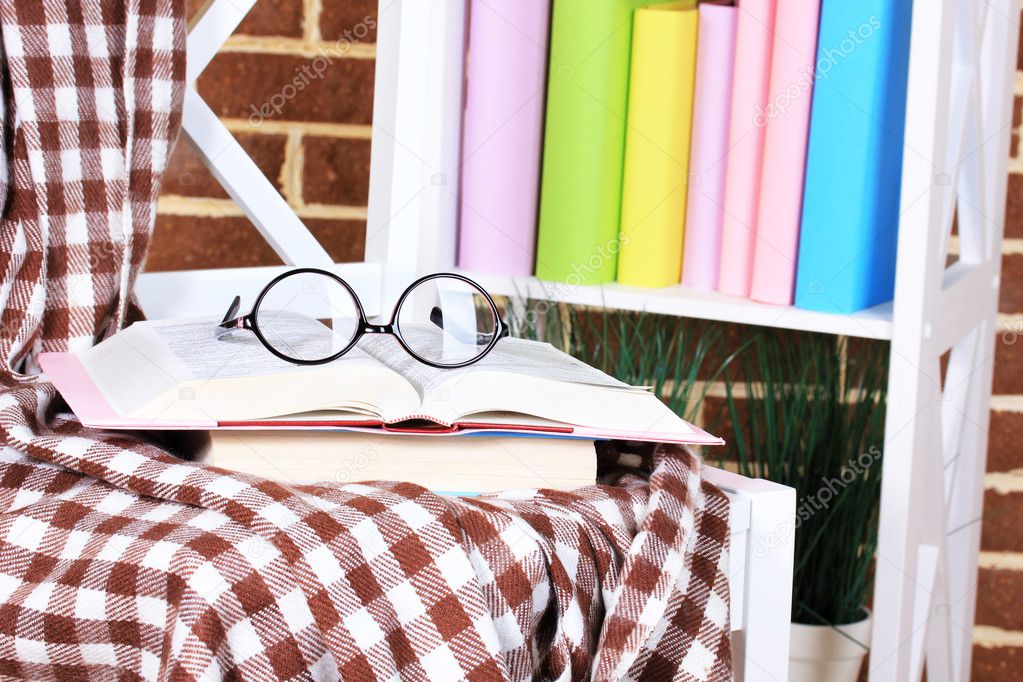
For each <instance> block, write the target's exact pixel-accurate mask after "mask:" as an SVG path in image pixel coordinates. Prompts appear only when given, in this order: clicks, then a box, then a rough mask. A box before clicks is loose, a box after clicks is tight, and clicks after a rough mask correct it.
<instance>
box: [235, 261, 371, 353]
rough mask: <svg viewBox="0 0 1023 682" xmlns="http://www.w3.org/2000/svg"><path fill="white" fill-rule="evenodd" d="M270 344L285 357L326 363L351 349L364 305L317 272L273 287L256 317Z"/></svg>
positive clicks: (333, 280)
mask: <svg viewBox="0 0 1023 682" xmlns="http://www.w3.org/2000/svg"><path fill="white" fill-rule="evenodd" d="M255 317H256V325H257V326H258V327H259V331H260V333H261V334H262V335H263V338H264V339H266V342H267V343H268V344H269V345H270V346H271V347H272V348H273V349H274V350H276V351H277V352H278V353H280V354H281V355H284V356H285V357H288V358H291V359H294V360H299V361H302V362H312V361H317V360H324V359H326V358H329V357H332V356H334V355H336V354H338V353H339V352H341V351H342V350H344V349H345V348H347V347H348V346H349V345H350V344H351V342H352V340H353V339H354V338H355V335H356V333H357V332H358V329H359V325H360V317H359V306H358V304H357V303H356V301H355V299H354V298H353V297H352V294H351V293H350V292H349V291H348V289H347V288H345V286H344V285H342V284H341V283H340V282H338V281H337V280H335V279H333V278H331V277H327V276H325V275H322V274H318V273H315V272H300V273H296V274H293V275H290V276H288V277H285V278H283V279H281V280H279V281H278V282H276V283H275V284H274V285H273V286H272V287H270V288H269V289H268V290H267V292H266V294H265V295H264V296H263V299H262V300H261V301H260V303H259V307H258V308H257V310H256V313H255Z"/></svg>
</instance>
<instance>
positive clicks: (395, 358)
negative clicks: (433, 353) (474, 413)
mask: <svg viewBox="0 0 1023 682" xmlns="http://www.w3.org/2000/svg"><path fill="white" fill-rule="evenodd" d="M409 333H410V332H408V331H406V332H405V334H406V336H408V334H409ZM412 333H414V334H416V335H417V338H416V340H415V345H416V347H422V346H420V344H424V343H427V342H428V341H424V340H423V339H422V337H423V336H429V335H433V336H436V337H437V341H436V342H437V343H440V342H441V341H440V338H441V336H442V334H441V333H440V332H439V331H432V330H425V329H417V330H415V331H414V332H412ZM359 346H360V347H361V348H362V349H363V350H364V351H365V352H366V353H367V354H369V355H371V356H373V357H374V358H376V359H377V360H379V361H380V362H381V363H383V364H384V365H386V366H388V367H390V368H391V369H393V370H394V371H395V372H397V373H398V374H401V375H402V376H403V377H405V378H406V379H408V381H409V383H411V384H412V385H413V386H415V387H416V388H417V389H418V390H419V394H420V395H421V396H423V397H424V398H425V397H426V396H428V394H429V392H430V391H432V390H433V389H436V388H437V387H439V386H440V385H441V384H443V383H445V382H452V381H457V378H458V377H460V376H464V375H468V374H472V373H477V372H493V373H507V374H514V375H518V376H531V377H536V378H539V379H546V380H550V381H554V382H566V383H576V384H585V385H591V386H606V387H610V388H619V389H632V387H631V386H629V385H628V384H626V383H623V382H621V381H619V380H618V379H615V378H614V377H612V376H608V375H607V374H604V373H603V372H601V371H600V370H599V369H596V368H595V367H590V366H589V365H587V364H586V363H584V362H581V361H579V360H576V359H575V358H573V357H572V356H571V355H568V354H567V353H563V352H561V351H559V350H558V349H556V348H555V347H554V346H552V345H550V344H549V343H541V342H539V341H526V340H524V339H515V338H506V339H501V340H500V341H499V342H498V343H497V345H496V346H494V349H493V350H492V351H491V352H490V353H488V354H487V355H486V356H485V357H483V358H482V359H481V360H480V361H479V362H476V363H474V364H472V365H469V366H468V367H460V368H457V369H438V368H435V367H430V366H429V365H426V364H423V363H422V362H419V361H418V360H416V359H415V358H413V357H412V356H411V355H409V354H408V353H407V352H406V351H405V349H403V348H402V347H401V346H400V345H399V343H398V341H397V340H396V339H395V338H394V337H393V336H390V335H387V334H369V335H366V336H364V337H363V338H362V340H361V341H360V342H359ZM635 390H642V389H635Z"/></svg>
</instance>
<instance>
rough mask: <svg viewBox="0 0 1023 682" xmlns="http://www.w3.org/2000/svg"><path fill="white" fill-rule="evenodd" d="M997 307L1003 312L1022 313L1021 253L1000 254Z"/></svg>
mask: <svg viewBox="0 0 1023 682" xmlns="http://www.w3.org/2000/svg"><path fill="white" fill-rule="evenodd" d="M998 309H999V310H1000V311H1001V312H1003V313H1023V253H1012V254H1007V255H1005V256H1002V290H1001V292H1000V293H999V300H998Z"/></svg>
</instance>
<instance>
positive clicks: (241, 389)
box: [40, 319, 721, 444]
mask: <svg viewBox="0 0 1023 682" xmlns="http://www.w3.org/2000/svg"><path fill="white" fill-rule="evenodd" d="M216 324H217V323H216V321H215V320H212V319H191V320H173V321H150V322H138V323H135V324H133V325H132V326H131V327H129V328H127V329H125V330H123V331H121V332H119V333H118V334H116V335H115V336H113V337H111V338H109V339H107V340H105V341H103V342H102V343H100V344H98V345H96V346H94V347H93V348H90V349H88V350H85V351H83V352H81V353H78V354H71V353H44V354H43V355H42V356H41V357H40V364H41V365H42V368H43V370H44V371H45V372H46V373H47V374H48V375H49V377H50V378H51V380H52V381H53V383H54V385H55V386H56V387H57V389H58V390H59V391H60V392H61V394H62V395H63V396H64V399H65V400H67V402H68V404H69V405H70V406H71V409H73V410H74V412H75V414H76V415H77V416H78V418H79V419H80V420H81V421H82V422H83V423H84V424H86V425H87V426H96V427H105V428H131V429H183V428H186V429H187V428H198V429H212V428H232V427H233V428H263V429H265V428H273V427H281V428H312V427H324V428H338V427H342V428H351V429H377V430H380V429H383V430H388V431H397V432H405V433H462V432H473V433H479V432H480V431H485V432H496V433H501V432H516V431H527V432H532V433H536V434H545V433H546V434H561V435H571V436H575V437H580V438H589V439H610V438H615V439H629V440H648V441H661V442H678V443H697V444H719V443H721V440H720V439H718V438H715V437H713V436H711V435H709V434H707V433H705V432H703V431H701V430H700V429H698V428H696V427H695V426H692V425H691V424H688V423H687V422H685V421H683V420H682V419H680V418H679V417H678V416H676V415H675V414H674V413H673V412H672V411H671V410H669V409H668V408H667V407H666V406H665V405H664V404H663V403H662V402H661V401H660V400H658V399H657V397H656V396H654V395H653V394H652V393H651V392H650V391H649V390H647V389H645V388H640V387H633V386H629V385H627V384H624V383H622V382H620V381H618V380H617V379H614V378H612V377H610V376H608V375H606V374H604V373H603V372H601V371H599V370H597V369H594V368H593V367H590V366H589V365H586V364H585V363H583V362H580V361H578V360H576V359H574V358H572V357H571V356H569V355H567V354H565V353H562V352H561V351H558V350H556V349H555V348H554V347H553V346H551V345H549V344H546V343H538V342H534V341H524V340H520V339H512V338H507V339H502V340H501V341H500V342H499V343H498V344H497V345H496V346H495V347H494V350H493V351H492V352H491V353H490V354H488V355H487V356H486V357H484V358H483V359H482V360H481V361H479V362H478V363H476V364H474V365H471V366H469V367H463V368H459V369H435V368H432V367H429V366H427V365H424V364H422V363H420V362H418V361H417V360H415V359H414V358H412V357H411V356H409V355H408V354H407V353H406V352H405V351H404V350H403V349H402V348H401V347H400V346H399V345H398V343H397V341H396V340H395V339H394V338H393V337H391V336H389V335H382V334H367V335H366V336H364V337H363V339H362V340H361V341H360V342H359V345H358V346H357V347H356V348H353V349H352V350H351V351H350V352H349V353H347V354H346V355H344V356H342V357H341V358H340V359H338V360H335V361H333V362H330V363H327V364H324V365H315V366H300V365H293V364H291V363H288V362H286V361H284V360H280V359H278V358H276V357H275V356H273V355H272V354H270V353H269V352H268V351H267V350H266V349H265V348H264V347H263V346H262V344H260V343H259V341H258V340H257V339H256V338H255V336H254V335H253V334H251V333H238V334H233V335H230V336H227V337H225V338H223V339H219V340H218V339H216V338H215V333H214V331H215V329H216Z"/></svg>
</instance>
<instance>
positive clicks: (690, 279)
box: [682, 5, 737, 291]
mask: <svg viewBox="0 0 1023 682" xmlns="http://www.w3.org/2000/svg"><path fill="white" fill-rule="evenodd" d="M736 19H737V10H736V8H735V7H728V6H725V5H700V20H699V21H700V23H699V28H698V35H699V41H698V44H697V53H696V92H695V94H694V102H693V141H692V151H691V154H692V157H691V158H690V160H689V197H688V200H687V205H686V241H685V247H684V249H683V252H682V284H684V285H686V286H688V287H692V288H694V289H704V290H708V291H713V290H715V289H717V287H718V269H719V266H720V262H721V222H722V220H723V218H724V210H723V206H724V202H725V173H726V170H727V168H728V113H729V110H730V109H731V106H732V71H733V69H734V64H735V24H736Z"/></svg>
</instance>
